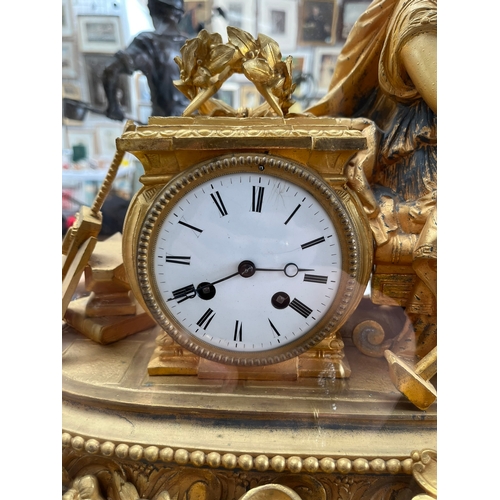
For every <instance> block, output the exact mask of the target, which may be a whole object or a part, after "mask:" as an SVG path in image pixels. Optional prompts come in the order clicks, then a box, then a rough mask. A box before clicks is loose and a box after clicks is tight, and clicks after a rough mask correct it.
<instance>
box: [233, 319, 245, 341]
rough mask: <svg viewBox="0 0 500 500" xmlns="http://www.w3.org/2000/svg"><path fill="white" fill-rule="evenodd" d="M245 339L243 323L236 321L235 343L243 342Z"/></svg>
mask: <svg viewBox="0 0 500 500" xmlns="http://www.w3.org/2000/svg"><path fill="white" fill-rule="evenodd" d="M242 337H243V323H240V322H239V321H238V320H236V324H235V325H234V338H233V340H234V341H239V342H242Z"/></svg>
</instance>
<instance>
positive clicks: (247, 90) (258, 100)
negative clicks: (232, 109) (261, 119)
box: [240, 84, 264, 109]
mask: <svg viewBox="0 0 500 500" xmlns="http://www.w3.org/2000/svg"><path fill="white" fill-rule="evenodd" d="M263 102H264V98H263V97H262V95H261V94H260V92H259V91H258V90H257V89H256V88H255V86H254V85H253V84H246V85H241V86H240V107H242V108H248V109H255V108H256V107H257V106H260V105H261V104H262V103H263Z"/></svg>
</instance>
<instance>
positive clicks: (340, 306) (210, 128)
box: [118, 35, 372, 371]
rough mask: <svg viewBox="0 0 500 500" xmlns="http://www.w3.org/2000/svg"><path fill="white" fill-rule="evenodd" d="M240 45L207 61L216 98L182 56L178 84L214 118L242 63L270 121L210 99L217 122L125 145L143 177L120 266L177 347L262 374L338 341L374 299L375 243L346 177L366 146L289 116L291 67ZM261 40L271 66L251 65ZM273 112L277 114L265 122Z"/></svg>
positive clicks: (174, 128) (336, 125) (175, 128)
mask: <svg viewBox="0 0 500 500" xmlns="http://www.w3.org/2000/svg"><path fill="white" fill-rule="evenodd" d="M213 36H214V35H212V37H213ZM234 39H235V37H233V38H232V40H234ZM238 41H240V38H236V42H235V44H234V45H231V46H230V44H229V45H224V46H220V45H219V46H218V47H219V49H218V51H217V52H215V53H210V52H208V55H207V57H208V58H209V59H210V61H216V63H217V64H219V68H221V72H223V71H226V74H225V75H223V76H222V77H221V74H220V73H217V68H212V73H214V75H215V76H219V77H220V80H217V82H216V83H210V82H208V83H207V87H206V88H201V89H200V88H197V87H196V85H195V83H193V82H196V81H197V80H198V79H199V76H198V73H199V70H200V68H198V69H196V68H195V67H190V66H191V65H192V61H190V60H189V59H188V60H187V61H186V59H184V60H182V59H179V60H178V63H179V65H180V66H181V76H182V77H183V80H182V81H181V82H178V87H179V88H180V90H183V91H184V92H185V93H186V95H188V97H190V98H192V105H193V103H194V104H195V105H196V106H198V107H203V106H205V108H206V107H208V104H207V100H208V97H209V96H210V95H211V94H212V93H213V92H214V90H216V89H217V88H218V87H220V84H222V81H224V79H225V78H227V77H228V76H230V75H229V74H228V73H227V69H228V68H232V69H233V71H235V72H236V71H238V68H239V66H238V64H240V65H241V66H242V72H244V73H245V74H247V76H248V77H249V78H250V79H252V78H253V80H254V83H256V86H257V88H258V89H259V90H261V91H262V94H263V96H264V97H267V99H268V101H269V103H268V102H265V103H264V107H263V108H262V110H263V111H262V110H257V111H256V112H255V113H254V114H253V116H245V115H249V114H250V115H251V114H252V110H250V111H249V110H246V111H242V110H240V111H239V115H238V111H236V110H233V111H230V110H228V109H227V106H219V102H220V101H217V100H214V99H211V100H210V102H209V104H210V105H211V106H212V108H213V109H210V108H209V112H210V114H211V115H212V116H210V117H205V116H196V117H194V118H189V117H180V118H175V117H173V118H151V120H150V122H149V125H148V126H147V127H146V128H141V127H138V128H137V129H136V130H135V131H129V132H126V133H125V134H123V136H122V137H121V138H120V139H119V140H118V147H119V148H122V149H124V150H127V151H130V152H131V153H133V154H134V155H135V156H137V157H138V158H139V159H140V160H141V162H142V164H143V165H144V170H145V174H144V176H143V177H142V178H141V181H142V182H143V184H144V187H143V188H142V189H141V190H140V191H139V192H138V193H137V195H136V196H135V198H134V199H133V201H132V203H131V207H130V209H129V214H128V216H127V219H126V221H125V227H124V249H125V251H124V255H123V258H124V264H125V269H126V271H127V276H128V277H129V282H130V284H131V288H132V291H133V292H134V295H135V296H136V297H137V298H138V300H139V301H140V303H141V305H142V306H143V307H144V309H145V310H147V311H149V313H150V314H151V316H152V317H153V318H154V320H155V321H156V322H157V324H158V325H159V326H160V327H161V328H162V330H163V331H165V332H167V333H168V334H169V335H170V336H171V337H172V338H173V340H174V341H175V342H176V343H177V344H179V345H180V346H182V347H183V348H185V349H186V350H187V351H189V352H190V353H193V354H195V355H196V356H199V357H201V358H204V359H207V360H210V361H214V362H217V363H224V364H231V365H237V366H242V367H260V366H265V365H270V364H275V363H281V362H285V361H287V360H291V359H293V358H296V357H297V356H299V355H300V354H302V353H304V352H306V351H307V350H308V349H310V348H311V347H313V346H314V345H317V344H318V343H319V342H320V341H321V340H323V339H325V338H326V337H328V336H331V335H332V334H333V333H334V332H335V331H337V330H338V329H339V327H340V326H341V325H342V323H343V322H345V320H346V319H347V318H348V317H349V314H350V313H352V311H353V310H354V309H355V308H356V306H357V305H358V303H359V300H360V299H361V297H362V296H363V292H364V288H365V286H366V284H367V282H368V279H369V276H370V272H371V263H372V242H371V238H370V237H369V229H368V225H367V222H366V220H365V219H366V217H365V215H364V212H363V210H362V208H361V206H360V204H359V202H358V200H357V198H356V196H355V195H354V194H353V193H352V192H351V191H350V190H349V188H348V187H347V184H346V179H345V178H344V176H343V173H342V172H343V167H344V165H345V162H346V161H347V160H348V159H349V157H350V156H352V155H353V154H354V153H355V152H356V151H357V150H359V149H362V148H364V147H366V138H365V137H364V136H363V134H362V132H361V129H362V127H361V126H360V124H359V123H357V122H356V121H351V120H340V119H332V118H313V117H305V116H302V117H292V118H285V117H284V116H283V115H284V111H283V110H284V109H285V110H286V109H287V106H289V100H290V94H291V91H292V90H293V88H292V87H291V86H290V85H289V86H288V88H287V83H288V81H287V78H288V79H289V80H290V81H291V78H290V77H289V74H290V73H289V70H290V69H291V68H290V66H289V65H288V66H287V64H286V63H285V62H282V61H281V57H279V58H278V57H277V56H278V55H279V49H278V48H277V45H276V44H275V43H274V42H273V41H272V40H271V39H268V38H267V37H261V39H259V40H252V39H249V38H247V39H246V40H245V43H243V42H241V43H240V47H238V45H237V42H238ZM191 42H192V44H195V43H197V47H195V48H193V47H190V46H189V42H188V45H187V47H185V48H184V52H183V54H182V55H183V56H184V58H186V57H194V56H193V54H194V53H195V52H196V50H195V49H197V50H198V51H200V52H201V50H202V48H203V47H204V46H205V45H208V46H213V40H211V39H210V36H208V38H206V39H204V38H203V36H201V37H199V38H197V39H195V40H194V41H191ZM250 43H254V44H255V46H254V47H253V50H254V52H257V48H258V49H259V50H260V52H262V53H267V52H269V53H270V54H274V55H273V57H272V58H271V57H269V58H268V59H267V62H266V64H267V67H260V66H259V67H256V66H255V63H256V61H259V62H262V60H261V59H257V58H248V57H247V58H245V57H243V54H244V55H248V51H247V52H245V49H249V48H252V47H249V45H250ZM222 47H223V48H224V50H222ZM228 47H229V48H230V50H229V51H228V50H227V49H228ZM214 50H215V49H214ZM212 52H213V51H212ZM237 55H240V56H242V57H240V58H237V57H236V56H237ZM228 60H230V61H232V65H229V66H227V65H224V64H222V62H224V61H228ZM235 60H236V62H235ZM273 63H274V65H273ZM196 64H198V65H199V66H200V67H212V63H211V62H208V63H207V62H203V66H202V64H201V61H199V62H197V63H196ZM288 64H290V63H288ZM195 66H196V65H195ZM188 68H190V69H189V71H190V72H191V73H190V74H188ZM222 68H225V69H222ZM265 71H267V72H268V73H269V75H268V76H269V79H268V82H267V83H263V82H262V80H263V78H262V75H263V74H264V73H265ZM214 75H212V80H214V79H215V76H214ZM279 85H281V87H279ZM276 88H278V90H279V92H278V91H276ZM273 91H274V93H273ZM275 95H279V96H280V98H277V97H275ZM193 96H195V97H194V98H193ZM207 96H208V97H207ZM202 98H204V99H205V100H203V99H202ZM270 108H271V109H270ZM193 109H194V107H193V106H191V107H190V109H187V110H186V113H185V114H190V113H192V112H193ZM272 109H277V110H278V111H279V112H280V114H281V116H280V117H276V112H275V111H272ZM270 111H271V113H272V114H273V115H274V117H272V116H260V115H269V114H271V113H270ZM214 115H215V116H214ZM220 115H224V116H220ZM228 115H233V116H228ZM160 350H161V349H160ZM152 370H153V371H154V368H152ZM167 371H168V370H167Z"/></svg>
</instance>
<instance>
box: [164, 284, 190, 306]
mask: <svg viewBox="0 0 500 500" xmlns="http://www.w3.org/2000/svg"><path fill="white" fill-rule="evenodd" d="M172 295H173V297H170V298H169V299H167V302H170V301H171V300H177V303H178V304H180V303H181V302H184V301H185V300H187V299H194V298H195V297H196V288H195V287H194V285H188V286H183V287H182V288H178V289H177V290H174V291H173V292H172Z"/></svg>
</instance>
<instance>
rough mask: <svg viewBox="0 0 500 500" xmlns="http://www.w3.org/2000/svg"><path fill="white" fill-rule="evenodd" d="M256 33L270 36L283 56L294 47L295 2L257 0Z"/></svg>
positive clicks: (292, 0)
mask: <svg viewBox="0 0 500 500" xmlns="http://www.w3.org/2000/svg"><path fill="white" fill-rule="evenodd" d="M258 1H259V22H258V26H257V31H258V32H259V33H263V34H264V35H268V36H270V37H271V38H272V39H273V40H276V42H277V43H278V45H279V46H280V49H281V53H282V55H283V56H285V57H286V56H288V51H290V50H292V49H293V48H294V47H295V45H296V33H297V22H298V19H297V12H298V10H297V0H271V1H270V0H258Z"/></svg>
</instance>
